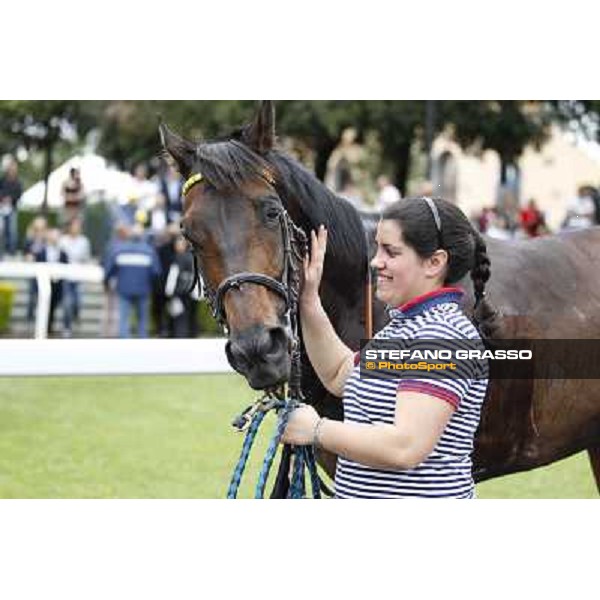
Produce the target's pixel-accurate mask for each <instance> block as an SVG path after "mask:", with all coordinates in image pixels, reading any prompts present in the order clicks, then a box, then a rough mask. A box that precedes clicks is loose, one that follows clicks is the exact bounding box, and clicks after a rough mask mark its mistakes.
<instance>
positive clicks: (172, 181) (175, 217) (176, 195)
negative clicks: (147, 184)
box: [158, 165, 183, 223]
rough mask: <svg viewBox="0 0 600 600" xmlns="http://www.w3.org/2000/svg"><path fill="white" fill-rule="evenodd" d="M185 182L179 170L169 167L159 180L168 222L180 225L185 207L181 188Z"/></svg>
mask: <svg viewBox="0 0 600 600" xmlns="http://www.w3.org/2000/svg"><path fill="white" fill-rule="evenodd" d="M182 185H183V182H182V180H181V176H180V175H179V173H178V172H177V170H176V169H175V168H174V167H172V166H171V165H168V166H167V168H166V170H165V171H164V172H163V174H162V175H161V177H159V179H158V188H159V191H160V194H161V195H162V197H163V199H164V207H165V210H166V216H167V222H168V223H178V222H179V219H180V218H181V212H182V210H183V205H182V203H181V187H182Z"/></svg>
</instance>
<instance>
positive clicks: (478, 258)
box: [471, 230, 491, 309]
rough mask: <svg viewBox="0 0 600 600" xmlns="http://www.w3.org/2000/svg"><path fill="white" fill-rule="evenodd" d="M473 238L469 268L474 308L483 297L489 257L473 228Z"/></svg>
mask: <svg viewBox="0 0 600 600" xmlns="http://www.w3.org/2000/svg"><path fill="white" fill-rule="evenodd" d="M473 237H474V238H475V264H474V266H473V268H472V269H471V279H472V280H473V288H474V289H475V309H477V307H478V306H479V304H480V303H481V301H482V300H483V299H484V297H485V284H486V283H487V282H488V279H489V278H490V274H491V273H490V265H491V262H490V259H489V257H488V255H487V245H486V243H485V241H484V239H483V238H482V237H481V235H479V233H478V232H477V231H475V230H473Z"/></svg>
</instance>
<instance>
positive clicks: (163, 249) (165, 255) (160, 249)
mask: <svg viewBox="0 0 600 600" xmlns="http://www.w3.org/2000/svg"><path fill="white" fill-rule="evenodd" d="M178 234H179V226H178V225H177V224H175V223H171V224H169V225H168V226H167V227H166V228H165V229H164V230H163V231H162V232H160V233H159V234H158V235H157V236H156V237H155V238H154V240H153V241H154V247H155V249H156V253H157V255H158V261H159V263H160V268H161V276H160V277H159V278H156V279H155V280H154V285H153V289H152V317H153V319H154V323H155V324H156V330H157V331H158V335H159V336H160V337H169V315H168V313H167V297H166V295H165V286H166V283H167V273H168V272H169V267H170V266H171V264H172V263H173V261H174V260H175V247H174V242H175V239H176V238H177V235H178Z"/></svg>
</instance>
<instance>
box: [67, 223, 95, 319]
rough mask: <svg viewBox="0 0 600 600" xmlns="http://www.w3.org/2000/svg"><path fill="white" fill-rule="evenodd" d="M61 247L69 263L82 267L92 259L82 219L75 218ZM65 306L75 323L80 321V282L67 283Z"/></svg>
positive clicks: (68, 227)
mask: <svg viewBox="0 0 600 600" xmlns="http://www.w3.org/2000/svg"><path fill="white" fill-rule="evenodd" d="M60 247H61V248H62V250H64V251H65V252H66V254H67V257H68V259H69V262H70V263H72V264H76V265H80V264H84V263H86V262H88V261H89V260H90V257H91V249H90V241H89V240H88V238H87V237H86V236H85V235H83V233H82V232H81V219H80V218H79V217H75V218H73V219H72V220H71V222H70V223H69V224H68V226H67V231H66V233H65V235H63V236H62V237H61V239H60ZM63 292H64V294H65V302H64V303H63V304H64V305H65V306H68V307H69V309H70V311H71V318H72V320H73V321H75V322H77V321H79V315H80V309H81V295H80V284H79V281H65V283H64V286H63Z"/></svg>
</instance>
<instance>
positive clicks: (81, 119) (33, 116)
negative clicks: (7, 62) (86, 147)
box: [0, 100, 97, 213]
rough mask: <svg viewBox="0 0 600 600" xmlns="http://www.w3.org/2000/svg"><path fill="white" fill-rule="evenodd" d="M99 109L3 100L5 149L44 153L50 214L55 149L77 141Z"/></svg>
mask: <svg viewBox="0 0 600 600" xmlns="http://www.w3.org/2000/svg"><path fill="white" fill-rule="evenodd" d="M96 111H97V105H96V103H94V102H85V101H78V100H2V101H0V130H1V131H2V132H3V135H2V146H3V149H5V150H6V151H10V152H15V151H16V150H17V149H18V148H19V147H20V146H23V147H24V148H26V149H27V150H30V151H31V150H40V151H42V152H43V153H44V173H43V177H44V181H45V182H46V186H45V191H44V201H43V204H42V212H44V213H45V212H47V210H48V178H49V177H50V173H51V172H52V168H53V166H54V165H53V156H54V150H55V148H56V145H57V144H58V143H59V142H60V141H61V140H74V139H76V138H77V137H78V136H81V135H83V134H85V133H86V132H87V131H89V129H91V128H92V127H93V126H94V125H95V123H96Z"/></svg>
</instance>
